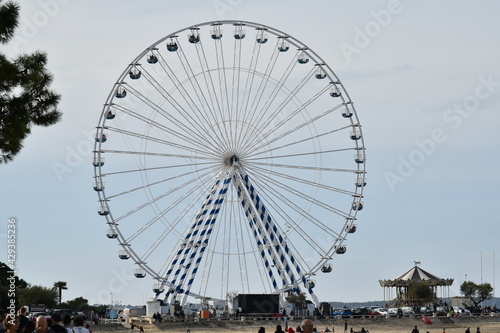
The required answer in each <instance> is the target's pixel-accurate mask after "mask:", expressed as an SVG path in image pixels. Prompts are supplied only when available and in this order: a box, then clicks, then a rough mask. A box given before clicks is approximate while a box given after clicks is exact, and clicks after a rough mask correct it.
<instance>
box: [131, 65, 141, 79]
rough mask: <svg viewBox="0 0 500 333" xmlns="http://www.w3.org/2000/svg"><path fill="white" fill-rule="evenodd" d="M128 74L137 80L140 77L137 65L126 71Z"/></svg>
mask: <svg viewBox="0 0 500 333" xmlns="http://www.w3.org/2000/svg"><path fill="white" fill-rule="evenodd" d="M128 75H129V76H130V78H131V79H132V80H137V79H139V78H140V77H141V71H140V70H139V69H138V68H137V67H134V68H132V69H131V70H130V72H128Z"/></svg>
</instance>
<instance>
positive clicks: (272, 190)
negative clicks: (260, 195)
mask: <svg viewBox="0 0 500 333" xmlns="http://www.w3.org/2000/svg"><path fill="white" fill-rule="evenodd" d="M273 183H274V184H276V183H278V184H281V183H279V182H273ZM278 187H280V186H278ZM265 188H266V189H267V191H268V192H269V193H273V194H274V196H275V197H276V198H278V199H279V200H280V201H281V203H282V204H283V205H286V206H288V207H290V208H291V209H292V210H293V211H295V212H297V213H298V214H299V215H300V216H302V217H304V218H305V219H307V220H308V221H310V222H312V223H313V224H314V225H315V226H317V227H318V228H319V229H321V230H322V231H323V232H326V233H327V234H329V235H333V236H335V237H340V234H339V233H337V232H336V231H335V230H333V229H332V228H330V227H329V226H328V225H326V224H325V223H323V222H321V221H319V220H318V219H317V218H316V217H314V216H312V215H311V214H310V213H308V212H307V211H305V210H304V209H302V208H301V207H300V206H298V205H297V204H296V203H295V202H293V201H292V200H290V196H289V195H288V193H286V194H284V193H281V192H279V191H277V190H276V189H275V188H274V187H272V186H266V187H265ZM266 201H269V202H270V203H273V206H276V207H281V206H282V205H279V203H277V202H276V201H274V200H272V199H271V198H270V196H266ZM309 202H310V201H309ZM280 211H282V212H283V213H284V210H281V208H280ZM280 215H281V217H282V218H283V220H284V221H287V223H288V224H291V225H294V226H295V228H298V227H299V226H298V225H297V224H295V222H294V220H293V218H290V217H289V216H288V215H287V214H280ZM304 235H306V238H308V240H309V241H312V239H310V237H309V236H307V233H304Z"/></svg>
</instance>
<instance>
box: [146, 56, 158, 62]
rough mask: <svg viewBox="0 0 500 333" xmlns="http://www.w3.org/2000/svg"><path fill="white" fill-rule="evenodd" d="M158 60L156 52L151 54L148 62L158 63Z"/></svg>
mask: <svg viewBox="0 0 500 333" xmlns="http://www.w3.org/2000/svg"><path fill="white" fill-rule="evenodd" d="M157 62H158V57H157V56H155V55H154V54H151V55H150V56H149V57H148V63H149V64H156V63H157Z"/></svg>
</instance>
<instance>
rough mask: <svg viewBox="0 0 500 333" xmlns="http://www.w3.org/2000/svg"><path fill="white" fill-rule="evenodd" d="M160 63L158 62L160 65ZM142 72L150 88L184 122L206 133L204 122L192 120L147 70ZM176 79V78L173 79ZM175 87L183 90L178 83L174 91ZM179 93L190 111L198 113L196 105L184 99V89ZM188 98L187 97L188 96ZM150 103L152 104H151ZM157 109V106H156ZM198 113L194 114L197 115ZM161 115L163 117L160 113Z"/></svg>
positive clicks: (186, 111) (188, 113)
mask: <svg viewBox="0 0 500 333" xmlns="http://www.w3.org/2000/svg"><path fill="white" fill-rule="evenodd" d="M161 64H162V63H161V62H160V65H161ZM143 71H144V74H145V75H144V77H145V79H146V80H147V81H148V82H150V84H151V86H153V87H154V88H155V90H156V91H157V92H158V93H159V94H160V95H161V96H162V97H163V98H164V99H165V100H166V101H168V102H169V104H170V105H172V106H173V107H174V108H175V109H176V110H177V112H179V114H180V115H181V116H182V117H183V118H184V119H185V120H186V122H188V123H189V124H192V126H193V127H197V128H196V130H197V131H199V132H202V133H207V132H208V128H207V127H205V126H204V125H205V124H207V122H206V121H199V120H200V119H198V121H196V119H194V118H193V117H192V116H191V114H193V112H189V111H188V110H186V109H185V108H183V107H182V106H181V105H180V104H179V102H177V101H176V100H175V99H174V98H173V97H172V95H171V93H169V92H167V91H166V90H165V89H164V88H163V85H161V84H160V83H159V82H158V81H157V80H156V79H155V78H154V77H153V76H152V75H151V74H149V72H148V71H147V70H145V69H144V70H143ZM167 76H168V73H167ZM174 78H175V79H176V77H174ZM171 80H174V79H173V78H171ZM177 87H179V88H183V85H182V84H180V83H179V85H178V86H176V89H177ZM179 91H180V92H181V95H182V97H183V99H184V101H185V102H186V103H187V104H188V106H189V107H190V108H191V109H192V110H197V111H199V109H198V107H197V105H196V104H195V103H193V100H192V99H191V98H187V97H186V94H187V93H186V91H185V89H184V88H183V89H180V90H179ZM188 96H189V95H188ZM151 103H152V102H151ZM158 107H159V106H158ZM199 113H200V112H195V113H194V114H199ZM162 115H164V114H163V113H162ZM172 119H175V117H168V120H169V121H171V120H172ZM179 123H180V124H183V122H182V121H179ZM208 135H209V136H210V135H211V134H210V133H209V134H208Z"/></svg>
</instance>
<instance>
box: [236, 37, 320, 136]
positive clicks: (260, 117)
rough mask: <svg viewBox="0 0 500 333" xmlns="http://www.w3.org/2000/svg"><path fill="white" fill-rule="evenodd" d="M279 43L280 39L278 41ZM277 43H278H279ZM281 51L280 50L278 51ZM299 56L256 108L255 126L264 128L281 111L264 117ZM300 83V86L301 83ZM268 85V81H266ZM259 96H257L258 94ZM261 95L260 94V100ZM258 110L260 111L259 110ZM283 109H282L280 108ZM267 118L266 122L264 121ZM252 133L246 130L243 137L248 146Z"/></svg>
mask: <svg viewBox="0 0 500 333" xmlns="http://www.w3.org/2000/svg"><path fill="white" fill-rule="evenodd" d="M278 43H279V41H278ZM278 43H277V45H278ZM276 49H278V46H277V47H276ZM278 53H279V52H278ZM297 58H298V56H296V57H293V58H292V59H291V61H290V63H289V64H288V66H287V68H286V70H285V71H284V72H283V73H282V75H281V77H280V78H279V79H278V80H277V81H276V82H273V83H274V84H275V86H274V89H273V91H272V92H271V93H270V95H269V97H268V98H267V99H266V102H265V103H264V105H263V106H262V107H261V108H259V109H255V110H254V112H255V113H256V116H255V119H256V122H255V127H256V128H257V129H261V128H262V129H263V128H265V127H266V126H267V124H268V123H270V122H272V121H273V119H274V117H275V116H273V114H276V113H279V111H278V110H275V111H274V112H273V114H271V115H270V116H267V117H264V115H266V113H267V112H268V110H269V108H270V106H271V105H272V103H273V102H274V101H275V99H276V97H277V96H278V93H280V92H281V91H282V89H283V87H284V85H285V82H286V81H287V79H288V78H289V77H290V74H291V73H292V71H293V69H294V68H295V66H296V64H297V61H296V60H297ZM313 72H314V71H313V70H311V71H310V72H309V73H307V74H306V75H305V77H304V78H303V79H302V81H301V84H305V82H307V80H308V78H309V77H311V76H312V75H313ZM263 80H266V81H271V80H273V79H272V77H270V76H269V77H267V76H266V77H263ZM301 84H299V86H300V85H301ZM266 85H267V83H266ZM256 97H257V96H256ZM260 97H261V96H259V102H260ZM255 105H256V107H258V105H259V103H256V104H255ZM257 110H258V111H257ZM280 111H281V109H280ZM264 119H265V122H264V123H263V121H264ZM251 137H252V136H251V133H250V132H248V131H247V132H246V133H244V134H243V138H242V142H243V143H244V144H245V145H246V146H248V143H247V142H249V141H251V140H250V138H251Z"/></svg>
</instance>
